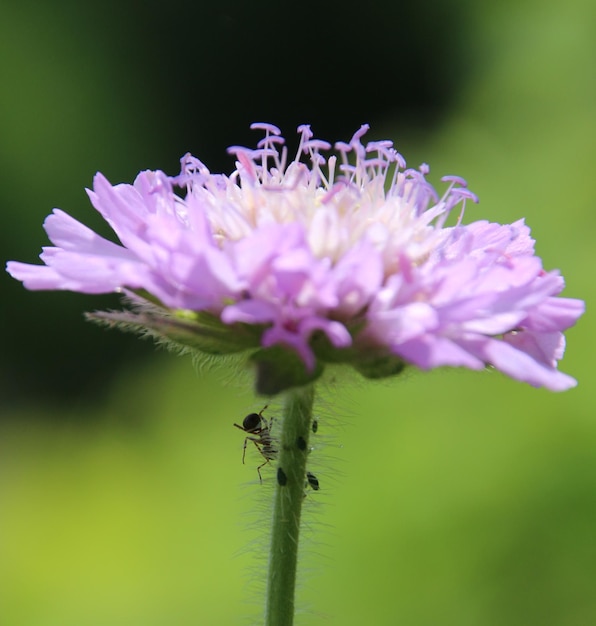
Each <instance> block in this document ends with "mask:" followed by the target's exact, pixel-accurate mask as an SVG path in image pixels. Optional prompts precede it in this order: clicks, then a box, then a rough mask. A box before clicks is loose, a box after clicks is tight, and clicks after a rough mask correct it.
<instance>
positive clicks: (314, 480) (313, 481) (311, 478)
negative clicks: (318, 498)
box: [306, 472, 319, 491]
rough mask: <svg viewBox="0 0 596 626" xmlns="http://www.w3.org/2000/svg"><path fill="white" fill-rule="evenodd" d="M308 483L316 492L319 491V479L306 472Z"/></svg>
mask: <svg viewBox="0 0 596 626" xmlns="http://www.w3.org/2000/svg"><path fill="white" fill-rule="evenodd" d="M306 481H307V482H308V484H309V485H310V486H311V488H312V489H314V491H318V490H319V479H318V478H317V477H316V476H315V475H314V474H313V473H312V472H306Z"/></svg>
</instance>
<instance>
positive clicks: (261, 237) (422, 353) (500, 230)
mask: <svg viewBox="0 0 596 626" xmlns="http://www.w3.org/2000/svg"><path fill="white" fill-rule="evenodd" d="M252 127H253V128H256V129H260V130H262V131H264V133H265V137H264V139H262V140H261V141H260V142H259V143H258V144H257V148H256V149H254V150H253V149H248V148H243V147H233V148H230V152H231V153H232V154H234V155H235V156H236V159H237V164H236V170H235V171H234V172H233V173H232V174H231V175H230V176H225V175H222V174H211V173H210V172H209V170H208V169H207V168H206V167H205V165H204V164H203V163H202V162H201V161H199V160H198V159H196V158H194V157H192V156H190V155H186V156H185V157H183V159H182V168H181V173H180V175H179V176H177V177H174V178H171V177H168V176H166V175H165V174H164V173H163V172H160V171H156V172H151V171H146V172H142V173H141V174H139V176H138V177H137V179H136V180H135V182H134V185H126V184H121V185H115V186H113V185H111V184H110V183H109V182H108V181H107V180H106V178H105V177H104V176H102V175H101V174H97V175H96V176H95V179H94V185H93V191H89V192H88V193H89V197H90V199H91V202H92V204H93V206H94V207H95V208H96V209H97V210H98V211H99V212H100V213H101V215H102V216H103V217H104V219H105V220H106V221H107V222H108V223H109V224H110V226H111V227H112V229H113V230H114V232H115V233H116V235H117V236H118V239H119V240H120V243H119V244H116V243H112V242H110V241H108V240H106V239H104V238H103V237H100V236H99V235H97V234H96V233H94V232H93V231H91V230H90V229H88V228H87V227H86V226H84V225H82V224H81V223H79V222H78V221H76V220H75V219H73V218H72V217H70V216H68V215H67V214H66V213H64V212H62V211H60V210H58V209H56V210H54V212H53V214H51V215H50V216H49V217H48V218H47V219H46V221H45V223H44V227H45V229H46V232H47V233H48V236H49V238H50V240H51V241H52V243H53V244H54V246H53V247H47V248H44V250H43V253H42V255H41V259H42V261H43V262H44V263H45V265H41V266H37V265H29V264H25V263H18V262H15V261H11V262H9V263H8V266H7V269H8V272H9V273H10V274H11V275H12V276H13V277H14V278H16V279H18V280H21V281H23V284H24V285H25V287H27V288H28V289H66V290H71V291H80V292H83V293H107V292H120V293H125V294H127V295H128V296H129V299H132V301H133V305H134V309H135V310H134V312H128V313H122V314H117V313H116V314H108V313H106V314H103V318H104V319H107V320H111V321H113V322H117V323H120V322H121V323H124V324H128V325H132V326H134V327H136V328H137V329H143V328H145V329H147V330H149V331H151V332H153V333H154V334H157V335H160V336H165V337H169V338H170V339H174V341H176V342H177V343H179V344H182V345H187V346H190V347H198V348H199V349H205V350H207V351H212V352H217V353H224V352H232V351H239V350H242V349H249V350H252V352H253V353H255V354H256V353H260V354H261V355H262V354H267V351H268V350H269V351H270V350H275V349H277V351H276V352H275V353H274V354H275V355H278V354H279V348H280V347H283V348H289V349H290V350H289V351H288V350H285V352H289V353H291V354H294V355H298V356H299V357H300V360H301V362H302V363H303V365H304V366H305V367H303V369H304V370H305V371H306V372H307V373H309V372H311V373H312V372H318V373H320V371H321V369H322V367H323V365H324V364H325V363H327V362H345V363H349V364H351V365H353V366H354V367H356V368H357V369H358V370H359V371H361V372H362V373H363V374H365V375H367V376H371V377H380V376H384V375H388V374H390V373H396V372H397V371H399V370H401V369H402V367H403V365H404V364H413V365H415V366H417V367H419V368H421V369H430V368H434V367H439V366H445V365H448V366H462V367H467V368H471V369H482V368H484V367H486V366H487V365H488V366H493V367H495V368H497V369H499V370H500V371H502V372H504V373H505V374H507V375H508V376H511V377H512V378H515V379H517V380H521V381H524V382H528V383H530V384H531V385H534V386H544V387H547V388H549V389H552V390H555V391H560V390H563V389H567V388H569V387H572V386H574V385H575V380H574V379H573V378H571V377H569V376H567V375H565V374H563V373H561V372H559V371H558V370H557V362H558V360H559V359H560V358H561V357H562V356H563V352H564V337H563V334H562V331H564V330H565V329H567V328H569V327H570V326H572V325H573V324H574V323H575V322H576V321H577V319H578V318H579V317H580V316H581V315H582V313H583V311H584V304H583V302H582V301H580V300H575V299H570V298H561V297H558V294H559V293H560V292H561V291H562V289H563V286H564V283H563V279H562V278H561V277H560V276H559V274H558V273H557V272H556V271H553V272H545V271H544V270H543V269H542V264H541V261H540V259H539V258H538V257H537V256H535V254H534V242H533V240H532V239H531V238H530V234H529V229H528V228H527V226H525V224H524V223H523V220H520V221H518V222H515V223H514V224H511V225H500V224H494V223H489V222H485V221H478V222H473V223H471V224H468V225H464V224H462V217H463V209H464V204H465V201H466V200H472V201H474V202H476V197H475V196H474V194H472V193H471V192H470V191H468V190H467V188H466V184H465V181H464V180H462V179H460V178H458V177H455V176H450V177H445V178H444V179H443V180H444V181H445V182H447V183H448V188H447V190H446V192H445V193H444V194H443V196H442V197H439V196H438V195H437V193H436V192H435V190H434V189H433V187H432V186H431V185H430V184H429V183H428V182H427V181H426V178H425V175H426V174H427V173H428V167H427V166H426V165H423V166H422V167H421V168H420V169H419V170H413V169H407V168H406V163H405V161H404V159H403V158H402V157H401V155H399V154H398V153H397V152H396V151H395V150H394V149H393V147H392V143H391V142H389V141H373V142H369V143H368V144H366V145H365V144H363V143H362V142H361V139H362V137H363V135H364V134H365V132H366V131H367V130H368V126H362V127H361V128H360V129H359V130H358V132H356V133H355V135H354V136H353V137H352V140H351V141H350V142H349V143H347V144H346V143H342V142H339V143H337V144H336V145H335V154H331V155H330V156H328V157H326V156H323V155H324V154H327V153H328V152H329V151H330V150H331V145H330V144H328V143H327V142H324V141H321V140H316V139H313V137H312V133H311V131H310V128H309V127H308V126H301V127H299V129H298V130H299V133H300V145H299V148H298V153H297V155H296V157H295V158H294V159H293V160H288V152H287V149H286V147H285V146H284V140H283V138H282V137H281V136H280V131H279V129H278V128H276V127H275V126H273V125H271V124H253V126H252ZM176 188H181V189H182V190H183V193H182V194H181V195H179V194H178V193H176V192H175V189H176ZM456 207H459V214H458V216H457V219H456V220H455V221H456V223H455V225H453V226H447V225H446V221H447V219H448V217H449V215H450V214H451V212H452V211H453V209H454V208H456ZM99 315H100V316H101V314H99ZM206 337H207V338H208V339H209V342H210V344H209V345H210V348H209V349H207V348H205V345H206V344H205V341H204V340H205V338H206ZM270 369H271V368H269V371H270ZM313 375H314V374H313ZM317 375H318V374H317ZM290 378H291V377H290ZM290 384H292V381H286V382H284V383H282V386H284V385H290Z"/></svg>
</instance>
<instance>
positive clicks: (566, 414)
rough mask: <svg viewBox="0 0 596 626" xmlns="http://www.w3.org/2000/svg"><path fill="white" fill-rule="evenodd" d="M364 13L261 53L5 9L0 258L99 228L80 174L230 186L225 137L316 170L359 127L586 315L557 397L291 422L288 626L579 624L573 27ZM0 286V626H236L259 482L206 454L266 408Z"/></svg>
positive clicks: (589, 47)
mask: <svg viewBox="0 0 596 626" xmlns="http://www.w3.org/2000/svg"><path fill="white" fill-rule="evenodd" d="M164 6H165V5H164ZM330 6H331V4H330ZM388 6H389V5H383V3H379V5H378V6H376V5H373V6H372V7H371V8H370V10H369V12H368V13H367V15H368V16H369V17H368V18H367V19H368V21H366V19H365V16H360V14H359V12H358V11H359V10H361V9H359V10H357V9H356V8H354V9H353V10H352V9H351V8H350V5H345V4H344V5H341V4H337V5H334V6H333V7H332V9H333V11H335V12H336V13H337V16H338V18H337V20H336V21H334V20H331V19H329V15H327V13H325V14H324V15H317V13H316V12H312V11H306V10H305V11H304V14H303V15H296V14H295V13H294V14H291V15H289V16H287V15H285V14H284V13H283V12H284V11H286V12H287V11H288V9H287V7H286V5H281V4H280V5H279V7H278V8H279V11H278V12H276V10H275V9H276V6H275V4H274V3H268V4H267V5H264V7H263V9H266V16H267V20H266V24H264V25H263V23H262V20H261V19H260V17H261V16H260V15H259V14H258V13H256V11H255V10H252V11H250V12H249V11H247V10H246V9H244V8H243V7H244V5H238V6H234V5H226V7H227V8H226V9H225V10H224V9H221V10H213V9H209V7H208V6H206V5H205V6H201V5H200V4H198V5H197V4H195V5H193V7H194V8H193V7H191V5H188V6H187V5H185V4H184V3H183V4H182V5H180V7H178V8H177V13H176V14H174V15H171V14H169V11H171V9H170V10H168V11H166V9H165V8H164V7H162V6H161V5H160V4H159V3H147V4H139V5H135V4H134V3H132V2H131V3H126V4H124V5H119V4H116V3H113V5H112V4H111V3H107V4H104V5H102V7H100V8H98V7H97V6H96V5H91V4H89V5H86V4H85V3H83V4H75V3H68V2H60V3H45V4H44V3H41V2H40V3H16V2H13V3H12V4H11V3H8V6H7V8H6V9H3V19H2V22H1V25H0V63H1V65H0V72H1V75H2V98H1V99H0V137H1V139H0V164H1V167H2V169H1V172H2V173H1V176H2V180H3V182H4V184H3V185H2V190H1V192H0V199H1V202H2V211H1V216H2V217H1V218H2V220H3V222H2V228H1V238H0V243H1V245H2V252H3V256H4V257H5V258H15V259H19V260H26V261H31V262H33V261H34V260H35V258H36V255H37V254H38V251H39V248H40V246H41V245H45V244H46V240H45V236H44V234H43V232H42V230H41V222H42V220H43V217H44V216H45V215H46V214H47V213H48V212H49V211H50V210H51V208H52V207H53V206H60V207H61V208H63V209H65V210H67V211H68V212H70V213H72V214H73V215H76V216H77V217H78V218H79V219H81V220H83V221H84V222H86V223H88V224H90V225H93V226H94V227H97V228H102V227H101V225H100V224H99V220H98V219H97V218H96V217H95V216H94V215H93V211H92V210H90V207H89V205H88V203H87V201H86V198H85V196H84V194H83V187H85V186H88V185H90V182H91V177H92V175H93V173H94V172H95V171H96V170H97V169H101V170H102V171H104V172H105V173H106V174H107V175H108V177H109V178H110V179H112V180H113V182H118V181H120V180H131V179H132V178H133V176H134V174H135V173H136V171H138V170H140V169H144V168H163V169H165V170H167V171H168V172H171V173H175V171H176V168H177V159H178V158H179V156H180V155H181V154H183V153H184V152H185V151H186V150H188V149H192V150H193V151H194V152H195V153H196V154H197V155H199V156H200V157H201V158H202V159H203V160H205V161H206V162H207V163H208V164H209V165H210V166H212V169H213V170H215V171H216V170H218V169H225V168H227V169H228V170H229V168H230V167H231V163H230V162H229V161H225V160H223V159H222V157H223V155H224V149H225V147H226V146H227V145H229V144H232V143H242V142H247V141H250V138H249V137H250V135H243V134H242V133H244V132H245V128H246V126H247V125H248V123H249V122H250V121H251V120H252V119H257V120H261V119H266V120H268V121H272V122H274V123H278V124H279V125H280V126H282V127H283V129H284V132H285V133H286V135H290V134H291V132H292V131H293V127H294V126H296V125H297V123H300V122H304V121H310V120H312V121H313V126H314V129H315V131H316V132H318V134H319V136H322V137H324V138H328V139H330V140H335V139H347V138H348V137H349V135H350V134H351V132H353V130H354V129H355V128H357V127H358V126H359V124H360V123H361V122H363V121H368V122H370V123H371V125H372V126H373V130H374V135H375V136H376V137H381V136H388V137H391V138H394V139H395V140H396V143H397V145H398V148H399V149H400V151H401V152H402V153H403V154H404V155H405V156H406V158H407V159H408V162H409V164H410V165H416V164H418V163H420V162H422V161H426V162H428V163H430V165H431V174H432V175H433V176H434V178H433V180H434V181H438V178H439V176H440V175H442V174H447V173H449V174H459V175H462V176H464V177H465V178H466V179H467V180H468V182H469V184H470V188H471V189H472V190H473V191H475V192H476V193H477V194H478V195H479V196H480V199H481V203H480V205H478V206H469V208H468V210H467V214H466V218H467V220H468V221H471V220H474V219H490V220H494V221H500V222H510V221H514V220H516V219H518V218H519V217H522V216H523V217H525V218H526V220H527V223H528V224H529V225H530V226H531V227H532V232H533V235H534V236H535V237H536V239H537V251H538V254H539V255H540V256H541V257H542V258H543V260H544V265H545V267H546V268H547V269H552V268H560V269H561V271H562V273H563V275H564V276H565V278H566V281H567V289H566V295H568V296H570V297H581V298H583V299H585V300H586V302H587V306H588V313H587V314H586V316H585V318H583V319H582V320H581V321H580V323H579V324H578V326H577V328H573V329H571V330H570V331H569V332H568V333H567V338H568V350H567V354H566V356H565V359H564V360H563V362H562V369H563V370H564V371H566V372H568V373H570V374H571V375H573V376H575V377H577V378H578V380H579V386H578V388H577V389H574V390H572V391H569V392H566V393H563V394H552V393H549V392H547V391H544V390H535V389H533V388H529V387H526V386H524V385H521V384H519V383H516V382H514V381H510V380H507V379H505V378H504V377H503V376H501V375H500V374H498V373H494V372H493V373H488V372H487V373H473V372H464V371H453V370H452V371H443V370H442V371H436V372H432V373H428V374H420V373H416V372H413V371H411V372H408V373H406V374H405V375H404V376H402V377H401V378H400V379H398V380H394V381H389V382H387V383H385V384H374V385H372V384H369V383H366V382H363V381H359V380H357V379H356V378H355V377H353V376H344V377H341V376H340V377H339V380H338V382H337V385H336V387H335V389H334V391H333V393H330V394H328V395H324V396H323V397H322V398H321V403H320V405H319V409H318V417H319V423H320V427H319V432H318V433H317V435H316V436H315V438H314V441H313V443H314V445H315V450H314V452H313V453H312V466H311V467H312V470H313V471H314V472H315V473H316V475H317V477H318V478H319V481H320V483H321V490H320V491H319V492H317V493H312V492H309V494H308V495H307V498H306V501H305V505H306V512H305V531H304V537H303V539H304V543H303V547H304V555H303V559H302V562H301V583H300V589H299V594H298V609H299V617H298V618H297V623H298V624H302V625H304V626H306V625H311V624H319V623H326V624H342V626H351V625H360V624H365V623H366V624H374V625H375V626H394V625H401V624H404V625H407V626H430V625H433V626H434V625H436V624H441V625H443V626H450V625H453V626H467V625H470V626H502V625H504V624H506V625H507V626H518V625H519V626H528V625H530V624H540V625H541V626H550V625H553V626H554V625H564V626H586V625H587V624H592V623H596V594H595V593H594V588H595V586H596V416H595V413H596V411H595V410H594V409H595V404H596V403H595V401H594V392H593V390H592V383H591V381H590V379H589V372H590V366H589V363H590V359H591V356H592V354H591V351H592V349H593V346H594V332H593V330H592V325H591V323H590V311H591V306H592V305H593V302H594V296H595V287H594V278H593V265H594V244H593V237H594V233H595V232H596V231H595V225H596V214H595V212H594V209H593V201H592V192H593V181H594V174H593V171H594V165H595V164H596V141H595V139H596V132H595V131H596V70H595V69H594V67H595V61H596V5H594V3H593V2H588V1H587V0H586V1H581V0H573V1H572V2H568V3H566V4H565V5H564V6H563V5H561V4H560V3H555V2H551V1H546V2H545V1H540V2H539V1H538V0H534V1H531V0H524V1H522V2H515V3H514V2H504V3H493V4H484V3H472V2H470V3H468V4H466V3H457V4H456V3H447V2H434V3H430V4H425V10H424V12H423V13H420V14H416V13H415V12H412V9H411V7H407V6H405V5H403V6H401V5H399V4H398V5H395V4H394V3H392V4H391V7H392V8H391V9H389V8H388ZM118 7H125V9H119V8H118ZM332 9H331V8H328V9H327V10H328V12H329V13H332ZM294 10H295V11H298V7H294ZM322 10H323V9H322ZM323 11H324V10H323ZM384 11H387V15H385V13H384ZM253 13H256V15H254V16H253V20H254V23H253V22H250V20H249V18H250V17H251V15H252V14H253ZM272 15H273V16H274V17H271V16H272ZM275 16H277V17H275ZM359 17H360V22H359V21H358V19H359ZM400 17H401V19H400ZM276 19H278V20H279V24H276ZM247 20H248V21H247ZM171 24H174V25H175V28H174V27H171ZM289 24H294V26H295V28H296V29H297V30H296V32H294V31H292V32H293V36H295V37H296V39H295V40H294V39H291V40H290V41H288V42H286V41H285V40H284V33H285V32H286V31H285V30H284V28H286V27H288V28H289V26H288V25H289ZM394 25H395V26H394ZM276 26H279V28H276ZM170 27H171V28H172V30H171V31H170V30H168V29H169V28H170ZM393 27H395V29H396V33H395V38H394V39H392V38H391V32H392V28H393ZM336 28H339V29H340V32H339V34H337V35H333V33H334V32H335V30H334V29H336ZM349 28H354V29H355V31H354V33H352V31H350V30H349ZM246 29H252V30H250V31H249V33H248V34H247V31H246ZM342 29H343V30H342ZM399 29H401V30H399ZM213 33H214V34H213ZM222 33H224V34H227V36H228V39H225V40H221V37H220V35H222ZM408 33H409V34H410V39H408V38H407V34H408ZM354 34H355V35H358V36H353V35H354ZM249 35H250V36H249ZM210 36H212V37H214V38H215V39H214V40H213V41H212V40H210V39H209V37H210ZM330 37H331V40H329V38H330ZM381 39H382V41H381ZM218 41H219V43H218ZM222 41H223V42H224V43H222ZM189 42H190V43H189ZM293 42H296V45H295V46H294V45H293ZM383 42H384V43H383ZM383 46H385V47H383ZM379 47H381V48H382V52H383V53H381V51H380V50H379ZM195 49H196V50H197V54H196V56H192V55H190V52H191V51H192V50H195ZM292 50H294V53H295V54H294V53H292ZM243 52H244V55H243V54H242V53H243ZM218 60H219V62H221V66H217V61H218ZM342 68H343V69H342ZM342 71H344V72H347V74H348V75H349V77H347V76H345V75H344V74H342ZM170 72H171V74H170ZM168 77H169V78H170V79H171V80H168ZM276 81H277V82H276ZM328 83H330V84H331V86H329V85H328ZM189 85H190V87H192V88H193V89H195V91H189V89H190V87H189ZM325 85H327V86H326V87H325ZM284 89H285V91H284ZM326 89H327V90H331V93H327V92H326V91H325V90H326ZM313 100H314V101H315V104H313ZM218 108H221V109H222V111H220V117H219V118H216V113H217V110H216V109H218ZM278 111H279V113H277V112H278ZM303 111H304V113H303ZM334 112H337V115H335V113H334ZM305 117H308V119H305ZM234 133H236V135H237V136H236V135H234ZM232 135H234V136H232ZM340 135H341V136H340ZM201 146H205V148H202V147H201ZM218 159H220V160H219V161H218ZM1 281H2V282H1V283H0V288H1V290H2V291H1V293H2V316H3V318H2V327H3V346H4V348H3V351H2V360H1V367H2V370H1V374H2V381H1V382H0V391H1V393H2V398H1V402H0V411H1V414H0V417H1V419H0V623H1V624H2V626H95V625H98V626H99V625H102V626H103V625H108V624H109V625H110V626H136V625H139V626H140V625H142V626H165V625H167V626H170V625H174V624H175V625H177V626H178V625H179V626H186V625H196V624H200V625H203V624H209V625H211V624H215V625H224V626H225V625H227V624H230V625H232V624H234V625H236V624H249V623H252V622H254V623H259V619H258V616H259V612H260V607H261V604H262V596H263V593H264V588H265V581H264V578H265V562H266V550H267V511H268V501H269V499H270V497H271V494H272V492H271V488H270V482H271V479H272V474H271V472H267V471H265V482H264V484H263V485H262V486H261V485H259V484H258V480H257V475H256V471H255V467H256V465H258V464H259V463H260V462H259V458H258V456H257V454H256V452H255V451H253V450H250V449H249V450H248V451H247V459H246V465H242V463H241V455H242V434H241V433H239V432H238V431H237V429H235V428H233V426H232V424H233V422H238V421H240V420H241V419H242V418H243V416H244V415H245V414H246V413H248V412H250V411H252V410H260V408H262V404H264V402H261V401H260V400H258V399H255V398H254V397H253V396H252V395H251V393H250V389H248V388H244V387H242V386H240V385H239V384H238V383H237V381H236V374H237V372H234V371H233V370H229V369H226V367H225V366H222V367H221V368H218V369H216V370H214V371H202V370H197V369H196V368H193V366H192V364H191V362H190V360H189V359H188V358H178V357H174V356H171V355H168V354H164V353H163V352H159V351H154V350H153V348H152V347H151V346H150V345H149V344H147V343H143V342H139V341H138V340H136V339H135V338H133V337H127V336H126V335H119V334H117V333H108V332H106V331H104V330H102V329H99V328H96V327H94V326H92V325H88V324H85V323H84V322H83V320H82V317H81V312H82V311H84V310H90V309H94V308H101V307H106V306H108V307H109V306H115V305H116V303H117V301H116V300H113V299H110V298H87V297H84V296H81V295H77V294H66V293H56V294H38V293H27V292H25V290H23V289H22V287H21V286H20V285H19V284H18V283H16V282H15V281H11V280H10V279H9V278H8V277H5V276H3V277H2V278H1ZM275 413H276V408H275V406H273V407H271V408H270V409H269V410H268V411H267V414H269V415H275ZM251 620H252V622H251Z"/></svg>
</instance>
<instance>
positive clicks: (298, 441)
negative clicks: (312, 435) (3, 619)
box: [296, 435, 306, 451]
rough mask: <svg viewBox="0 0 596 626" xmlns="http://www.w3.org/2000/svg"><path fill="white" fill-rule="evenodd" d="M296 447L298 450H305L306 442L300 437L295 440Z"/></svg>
mask: <svg viewBox="0 0 596 626" xmlns="http://www.w3.org/2000/svg"><path fill="white" fill-rule="evenodd" d="M296 446H298V450H302V451H304V450H306V440H305V439H304V437H302V435H300V436H299V437H298V439H296Z"/></svg>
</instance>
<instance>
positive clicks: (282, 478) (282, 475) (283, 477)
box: [277, 467, 288, 487]
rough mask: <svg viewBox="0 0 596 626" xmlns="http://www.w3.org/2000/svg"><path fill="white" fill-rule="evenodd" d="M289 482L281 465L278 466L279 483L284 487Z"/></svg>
mask: <svg viewBox="0 0 596 626" xmlns="http://www.w3.org/2000/svg"><path fill="white" fill-rule="evenodd" d="M287 483H288V477H287V476H286V473H285V472H284V471H283V469H282V468H281V467H278V468H277V484H278V485H279V486H280V487H283V486H284V485H286V484H287Z"/></svg>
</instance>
